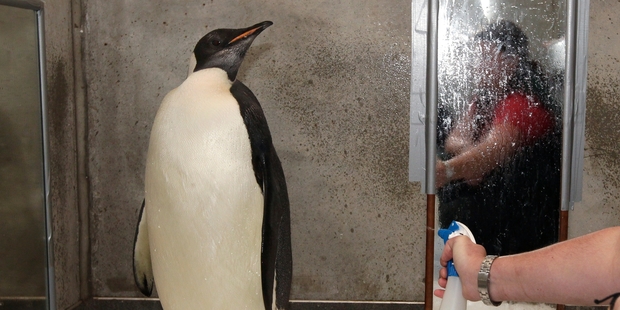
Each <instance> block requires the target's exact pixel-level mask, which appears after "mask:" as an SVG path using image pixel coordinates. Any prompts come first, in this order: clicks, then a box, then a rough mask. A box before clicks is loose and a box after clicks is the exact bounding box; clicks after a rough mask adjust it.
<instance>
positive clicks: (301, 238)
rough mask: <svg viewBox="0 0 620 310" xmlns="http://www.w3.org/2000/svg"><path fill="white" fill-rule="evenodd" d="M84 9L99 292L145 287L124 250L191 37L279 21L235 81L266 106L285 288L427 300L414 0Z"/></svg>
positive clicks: (219, 0)
mask: <svg viewBox="0 0 620 310" xmlns="http://www.w3.org/2000/svg"><path fill="white" fill-rule="evenodd" d="M85 16H86V24H85V45H84V48H85V68H86V85H87V103H88V126H89V129H88V146H89V148H88V152H89V173H90V189H91V195H92V196H91V206H90V207H91V218H90V220H91V226H90V232H91V234H90V246H91V251H92V255H91V259H92V286H93V294H94V296H113V297H129V296H140V294H139V293H138V291H137V290H136V288H135V285H134V284H133V279H132V269H131V252H132V242H133V235H134V230H135V225H136V221H137V216H138V211H139V206H140V203H141V201H142V198H143V183H144V176H143V175H144V161H145V155H146V150H147V143H148V137H149V132H150V127H151V123H152V121H153V118H154V115H155V112H156V110H157V108H158V106H159V103H160V101H161V99H162V98H163V96H164V95H165V94H166V93H167V92H168V91H170V90H171V89H172V88H174V87H176V86H177V85H178V84H179V83H180V82H181V81H182V80H183V79H184V78H185V76H186V75H187V71H188V59H189V55H190V51H191V50H192V49H193V47H194V45H195V43H196V41H197V40H198V39H199V38H200V37H202V36H203V35H204V34H206V33H207V32H209V31H211V30H213V29H216V28H222V27H246V26H249V25H252V24H254V23H257V22H260V21H263V20H272V21H273V22H274V26H272V27H270V28H269V29H268V30H266V31H265V32H264V33H263V34H261V35H260V36H259V37H258V39H257V40H256V41H255V42H254V46H253V47H252V48H251V49H250V51H249V54H248V55H247V57H246V60H245V62H244V64H243V66H242V69H241V72H240V74H239V76H238V78H239V79H240V80H242V81H243V82H245V83H246V84H247V85H248V86H249V87H250V88H251V89H252V90H253V91H254V92H255V94H256V95H257V97H258V98H259V100H260V101H261V103H262V104H263V107H264V109H265V113H266V116H267V118H268V121H269V124H270V127H271V130H272V134H273V136H274V141H275V144H276V148H277V150H278V152H279V155H280V157H281V159H282V162H283V166H284V170H285V173H286V176H287V180H288V187H289V193H290V199H291V209H292V227H293V232H292V234H293V236H292V237H293V252H294V253H293V256H294V281H293V291H292V296H291V297H292V298H293V299H331V300H410V301H421V300H423V292H424V289H423V277H424V272H423V271H424V269H423V266H424V254H423V253H424V251H425V249H424V239H423V238H424V231H425V229H424V223H425V213H424V208H425V200H424V196H423V195H421V194H420V189H419V186H418V185H414V184H412V183H409V182H408V181H407V156H408V155H407V154H408V126H409V125H408V123H409V112H408V109H409V75H410V56H409V55H410V54H411V51H410V48H411V47H410V2H409V1H408V0H404V1H400V0H399V1H391V2H390V3H389V5H387V3H385V2H376V1H364V2H360V1H354V0H348V1H330V2H325V1H304V2H292V1H284V0H270V1H240V0H237V1H230V0H213V1H183V2H176V1H163V0H156V1H144V0H135V1H120V0H111V1H85ZM421 74H422V73H421Z"/></svg>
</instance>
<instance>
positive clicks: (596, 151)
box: [586, 74, 620, 196]
mask: <svg viewBox="0 0 620 310" xmlns="http://www.w3.org/2000/svg"><path fill="white" fill-rule="evenodd" d="M591 76H592V75H591ZM619 87H620V80H619V79H618V77H617V76H616V75H615V74H609V75H601V74H599V75H595V76H594V77H593V78H591V80H590V81H589V82H588V90H587V91H588V93H587V102H586V106H587V108H586V142H587V143H586V144H587V145H588V148H589V150H588V151H589V152H588V154H590V155H589V156H591V159H592V162H593V165H595V167H596V168H597V170H600V171H602V173H604V175H605V178H604V180H603V182H604V188H609V191H606V192H607V194H609V195H613V196H617V195H618V194H617V191H615V189H616V188H619V187H620V147H618V141H620V110H618V107H619V106H620V88H619Z"/></svg>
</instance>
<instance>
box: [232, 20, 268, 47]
mask: <svg viewBox="0 0 620 310" xmlns="http://www.w3.org/2000/svg"><path fill="white" fill-rule="evenodd" d="M271 25H273V23H272V22H270V21H264V22H262V23H258V24H256V25H254V26H251V27H248V28H245V29H241V34H239V35H237V36H236V37H234V38H233V39H232V40H230V41H229V42H228V45H230V44H233V43H235V42H237V41H240V40H243V39H246V38H249V37H255V36H257V35H258V34H259V33H261V32H262V31H263V30H265V29H267V27H269V26H271Z"/></svg>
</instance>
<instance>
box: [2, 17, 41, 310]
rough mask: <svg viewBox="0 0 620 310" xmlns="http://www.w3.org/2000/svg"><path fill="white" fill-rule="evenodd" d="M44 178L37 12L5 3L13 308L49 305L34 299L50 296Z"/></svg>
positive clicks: (6, 222) (8, 259) (6, 191)
mask: <svg viewBox="0 0 620 310" xmlns="http://www.w3.org/2000/svg"><path fill="white" fill-rule="evenodd" d="M43 180H44V179H43V141H42V128H41V101H40V83H39V54H38V37H37V18H36V13H35V12H34V11H32V10H27V9H19V8H13V7H8V6H0V197H2V199H1V200H0V301H2V303H4V304H5V305H7V306H9V307H10V305H11V304H12V303H13V302H10V301H7V300H8V299H18V300H20V299H21V300H24V302H25V304H27V305H29V306H28V308H31V306H30V305H33V304H40V305H41V309H43V308H45V303H44V302H41V303H38V302H33V301H32V300H35V301H36V300H43V299H44V298H45V295H46V276H45V264H46V258H45V205H44V204H45V202H44V189H43V186H44V185H43ZM18 307H19V306H18ZM20 309H21V308H20Z"/></svg>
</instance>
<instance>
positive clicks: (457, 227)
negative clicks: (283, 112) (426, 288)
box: [437, 221, 476, 277]
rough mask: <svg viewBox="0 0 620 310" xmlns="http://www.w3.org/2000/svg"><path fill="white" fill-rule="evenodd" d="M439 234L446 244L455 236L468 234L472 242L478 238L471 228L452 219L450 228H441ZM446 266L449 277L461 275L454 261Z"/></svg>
mask: <svg viewBox="0 0 620 310" xmlns="http://www.w3.org/2000/svg"><path fill="white" fill-rule="evenodd" d="M437 234H438V235H439V237H441V239H443V243H444V244H446V242H448V240H449V239H450V238H454V237H456V236H467V237H469V239H470V240H471V241H472V242H474V243H476V239H474V236H473V234H472V233H471V231H470V230H469V228H467V226H465V224H463V223H460V222H457V221H452V223H450V226H448V228H443V229H440V230H439V231H438V232H437ZM446 268H447V269H448V277H450V276H452V277H458V276H459V274H458V273H457V272H456V268H454V263H453V262H452V261H449V262H448V264H447V266H446Z"/></svg>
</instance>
